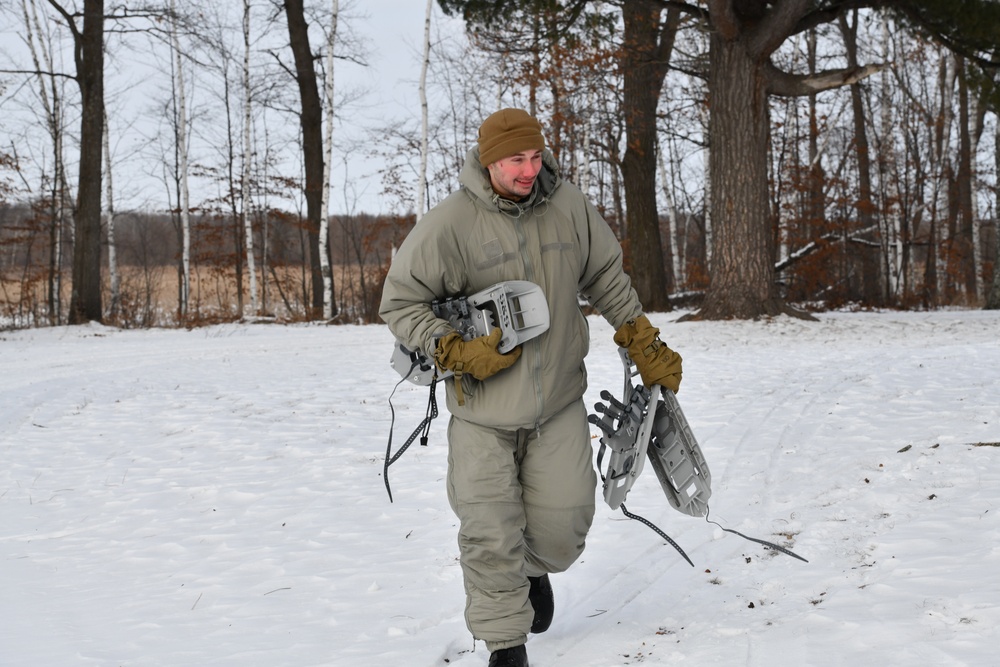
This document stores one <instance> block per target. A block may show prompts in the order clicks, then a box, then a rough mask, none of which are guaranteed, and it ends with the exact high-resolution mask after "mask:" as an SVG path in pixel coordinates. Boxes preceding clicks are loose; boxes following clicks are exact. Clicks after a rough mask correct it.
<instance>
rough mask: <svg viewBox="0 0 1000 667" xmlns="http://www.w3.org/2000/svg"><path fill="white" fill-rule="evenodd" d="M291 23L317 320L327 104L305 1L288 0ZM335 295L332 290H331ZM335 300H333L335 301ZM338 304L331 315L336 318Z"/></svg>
mask: <svg viewBox="0 0 1000 667" xmlns="http://www.w3.org/2000/svg"><path fill="white" fill-rule="evenodd" d="M284 4H285V16H286V17H287V20H288V41H289V44H290V46H291V49H292V55H293V57H294V59H295V81H296V83H297V84H298V87H299V101H300V105H301V106H300V113H299V124H300V126H301V128H302V155H303V162H304V165H305V199H306V218H307V221H308V234H309V258H310V262H311V264H312V274H311V275H312V308H313V317H315V316H316V315H318V314H321V313H322V312H323V298H324V297H323V289H322V287H323V274H322V269H321V264H320V261H321V260H320V252H323V253H327V252H329V250H328V249H327V248H320V245H319V229H320V224H321V219H320V213H321V211H322V194H323V103H322V101H321V100H320V96H319V87H318V85H317V83H316V69H315V67H314V66H313V54H312V49H311V48H310V46H309V24H308V23H307V22H306V16H305V8H304V6H303V0H285V3H284ZM331 291H332V290H331ZM332 298H333V297H332V296H331V299H332ZM336 311H337V305H336V301H334V302H333V303H332V304H331V312H332V313H334V314H336Z"/></svg>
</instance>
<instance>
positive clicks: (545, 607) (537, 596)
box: [528, 574, 556, 634]
mask: <svg viewBox="0 0 1000 667" xmlns="http://www.w3.org/2000/svg"><path fill="white" fill-rule="evenodd" d="M528 583H529V584H530V585H531V587H530V588H529V589H528V601H529V602H530V603H531V608H532V609H534V610H535V618H534V619H533V620H532V621H531V632H533V633H534V634H538V633H539V632H545V631H546V630H548V629H549V625H550V624H551V623H552V614H553V613H554V612H555V608H556V601H555V597H554V596H553V594H552V584H551V583H549V575H547V574H543V575H542V576H540V577H528Z"/></svg>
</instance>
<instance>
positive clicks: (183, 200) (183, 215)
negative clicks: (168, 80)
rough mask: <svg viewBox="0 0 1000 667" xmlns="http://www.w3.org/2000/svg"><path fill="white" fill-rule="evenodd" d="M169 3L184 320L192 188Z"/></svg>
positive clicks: (181, 75) (187, 299)
mask: <svg viewBox="0 0 1000 667" xmlns="http://www.w3.org/2000/svg"><path fill="white" fill-rule="evenodd" d="M173 9H174V6H173V2H171V10H172V11H171V15H172V17H173V20H172V21H171V30H170V44H171V50H172V51H173V82H172V83H173V88H174V103H175V105H176V106H175V108H174V119H173V123H174V132H175V135H176V139H177V146H176V152H177V176H178V188H177V200H178V204H179V206H178V208H179V209H180V210H179V215H180V224H181V275H180V284H179V286H178V312H179V315H180V318H181V320H182V321H183V320H184V319H185V318H187V316H188V315H189V314H190V300H191V191H190V188H189V187H188V140H187V126H188V119H187V115H188V112H187V107H188V105H187V93H186V90H185V86H184V60H183V56H182V51H181V44H180V36H179V27H178V21H177V13H176V11H173Z"/></svg>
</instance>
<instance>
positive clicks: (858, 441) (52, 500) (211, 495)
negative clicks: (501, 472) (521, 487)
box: [0, 311, 1000, 667]
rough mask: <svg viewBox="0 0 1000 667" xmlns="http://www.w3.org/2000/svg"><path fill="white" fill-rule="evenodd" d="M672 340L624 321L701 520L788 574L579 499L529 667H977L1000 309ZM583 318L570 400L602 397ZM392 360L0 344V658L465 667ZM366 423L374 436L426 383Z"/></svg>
mask: <svg viewBox="0 0 1000 667" xmlns="http://www.w3.org/2000/svg"><path fill="white" fill-rule="evenodd" d="M675 318H676V315H675V314H662V315H653V316H652V317H651V319H652V320H653V322H654V324H657V325H658V326H660V327H661V328H662V329H663V335H664V338H665V339H666V340H667V341H668V342H669V344H670V345H671V346H673V347H675V348H676V349H677V350H679V351H680V352H681V353H682V354H683V355H684V364H685V366H684V368H685V374H684V384H683V386H682V389H681V393H680V396H679V397H680V400H681V403H682V404H683V406H684V409H685V412H686V414H687V418H688V420H689V422H690V423H691V426H692V428H693V430H694V432H695V434H696V435H697V436H698V438H699V440H700V441H701V444H702V448H703V450H704V452H705V455H706V457H707V458H708V464H709V466H710V468H711V470H712V475H713V496H712V499H711V510H712V514H711V518H713V519H717V520H719V521H720V522H722V523H723V524H724V525H726V526H727V527H731V528H734V529H736V530H739V531H741V532H744V533H746V534H748V535H751V536H755V537H761V538H764V539H768V540H772V541H777V542H779V543H781V544H783V545H787V546H789V547H790V548H792V549H793V550H794V551H795V552H796V553H799V554H801V555H802V556H804V557H805V558H807V559H808V560H809V562H808V563H803V562H801V561H798V560H795V559H792V558H789V557H787V556H784V555H781V554H778V553H776V552H773V551H767V550H766V549H764V548H762V547H760V546H759V545H756V544H753V543H751V542H747V541H744V540H742V539H741V538H739V537H738V536H735V535H731V534H729V533H724V532H722V531H721V530H720V529H719V528H717V527H715V526H712V525H711V524H708V523H706V522H705V521H704V520H702V519H693V518H690V517H687V516H684V515H681V514H679V513H677V512H675V511H673V510H671V509H670V508H669V507H668V506H667V504H666V500H665V498H664V496H663V494H662V491H661V490H660V488H659V485H658V484H657V482H656V479H655V477H654V475H653V473H652V472H651V471H650V470H648V469H647V471H646V473H645V474H644V476H643V478H641V479H640V480H639V482H638V484H637V485H636V487H635V488H634V489H633V490H632V493H631V494H630V496H629V499H628V505H629V509H630V510H632V511H633V512H637V513H639V514H641V515H644V516H646V517H647V518H649V519H650V520H652V521H654V522H656V523H657V524H659V525H660V526H661V527H662V528H663V529H664V530H665V531H666V532H667V533H668V534H670V535H671V536H672V537H673V538H674V539H675V540H676V541H677V542H678V543H679V544H680V545H681V546H682V547H683V548H684V549H685V550H686V551H687V553H688V555H689V556H690V557H691V558H692V560H693V561H694V562H695V565H696V567H695V568H691V567H690V566H689V565H688V564H687V563H685V562H684V561H683V560H682V559H681V558H680V557H679V556H678V555H677V553H676V552H675V551H674V550H673V548H671V547H670V546H668V545H666V544H665V543H664V542H663V540H662V539H660V538H659V537H658V536H656V535H655V534H654V533H653V532H652V531H650V530H648V529H647V528H645V527H644V526H642V525H640V524H639V523H637V522H632V521H628V520H625V519H623V517H622V515H621V514H620V513H618V512H612V511H611V510H610V509H609V508H608V507H607V506H606V505H604V504H603V502H601V503H599V505H598V514H597V518H596V520H595V525H594V529H593V531H592V533H591V537H590V540H589V542H588V548H587V551H586V552H585V553H584V555H583V557H582V559H581V560H580V562H578V563H577V564H576V565H575V566H574V567H573V569H571V570H570V571H569V572H567V573H565V574H562V575H558V576H555V577H554V578H553V584H554V587H555V589H556V605H557V615H556V619H555V621H554V623H553V625H552V628H551V629H550V630H549V631H548V632H547V633H545V634H542V635H534V636H531V638H530V639H529V642H528V652H529V656H530V658H531V663H532V665H533V666H534V667H556V666H562V665H566V666H572V667H609V666H617V665H635V664H649V665H697V666H699V667H702V666H704V665H760V666H764V665H768V666H769V665H810V666H827V665H830V666H832V665H852V666H858V665H879V666H884V665H935V666H942V665H988V664H997V663H998V658H997V657H996V646H997V642H998V639H1000V446H998V445H1000V340H998V339H1000V313H997V312H992V313H989V312H979V311H961V312H959V311H945V312H933V313H877V314H874V313H834V314H825V315H820V316H819V320H820V321H819V322H804V321H798V320H792V319H785V318H782V319H778V320H775V321H770V322H725V323H719V322H714V323H684V324H677V323H674V322H673V320H674V319H675ZM591 324H592V335H593V336H592V337H593V346H592V352H591V355H590V358H589V360H588V366H589V368H590V375H591V389H590V392H589V393H588V396H587V403H588V406H592V405H593V403H594V402H595V401H596V400H598V398H597V394H598V392H599V391H600V390H601V389H610V390H612V391H613V392H614V393H616V394H617V393H619V391H620V388H621V383H622V378H621V368H620V364H619V362H618V356H617V354H616V353H615V348H614V344H613V342H612V340H611V337H612V332H611V330H610V327H609V326H608V325H607V324H606V323H605V322H604V321H603V320H600V319H599V318H593V319H592V320H591ZM391 340H392V339H391V335H390V334H389V333H388V331H387V330H386V328H385V327H382V326H366V327H355V326H345V327H326V326H288V327H283V326H276V325H266V324H256V325H226V326H217V327H212V328H208V329H197V330H193V331H184V330H162V331H161V330H155V331H117V330H113V329H109V328H103V327H99V326H87V327H71V328H55V329H39V330H31V331H18V332H6V333H0V665H2V666H3V667H72V666H75V665H101V666H104V665H109V666H124V667H155V666H169V667H176V666H187V665H199V666H205V665H227V666H230V665H231V666H241V667H245V666H247V665H254V666H256V665H260V666H266V667H272V666H279V665H289V666H296V667H304V666H314V665H316V666H318V665H359V666H361V665H364V666H366V667H367V666H371V665H378V666H379V667H383V666H393V667H394V666H407V667H408V666H411V665H413V666H418V667H419V666H442V665H462V666H464V667H476V666H482V665H485V664H486V662H487V660H488V653H487V651H486V649H485V647H484V646H483V645H482V644H481V643H479V644H474V642H473V641H472V639H471V637H470V636H469V634H468V632H467V630H466V629H465V625H464V622H463V620H462V609H463V603H464V595H463V592H462V583H461V574H460V569H459V565H458V561H457V556H458V553H457V546H456V543H455V532H456V527H455V519H454V517H453V516H452V513H451V511H450V509H449V508H448V504H447V500H446V498H445V492H444V488H443V479H444V475H445V461H446V448H447V446H446V443H445V437H444V432H445V425H446V423H447V414H442V416H441V418H440V419H439V420H438V421H436V422H435V423H434V425H433V427H432V430H431V438H430V445H429V446H428V447H426V448H421V447H418V446H416V445H415V446H414V447H412V448H411V449H410V451H408V452H407V453H406V454H405V455H404V456H403V458H402V459H401V460H400V461H399V462H398V463H397V464H396V465H395V466H393V468H392V469H391V471H390V480H391V481H392V483H393V494H394V497H395V503H393V504H390V503H389V502H388V500H387V497H386V493H385V488H384V486H383V480H382V464H383V459H384V453H385V444H386V438H387V436H388V432H389V424H390V417H389V410H388V404H387V402H386V399H387V397H388V395H389V392H390V390H391V389H392V386H393V385H394V384H395V382H396V380H397V379H398V376H397V375H396V374H395V372H394V371H393V370H392V369H391V368H389V366H388V364H387V359H388V356H389V350H390V345H391ZM393 403H394V405H395V406H396V415H397V421H396V436H395V440H394V442H395V443H397V444H399V443H402V441H403V440H404V439H405V437H406V435H407V434H408V433H409V432H410V431H411V430H412V429H413V428H414V427H415V426H416V425H417V423H418V422H419V421H420V419H421V418H422V417H423V414H424V409H425V403H426V389H425V388H418V387H415V386H413V385H409V384H407V385H404V386H401V387H400V388H399V390H398V391H397V392H396V396H395V398H394V400H393ZM442 411H443V406H442ZM595 433H596V430H595ZM595 443H596V440H595ZM980 445H983V446H980Z"/></svg>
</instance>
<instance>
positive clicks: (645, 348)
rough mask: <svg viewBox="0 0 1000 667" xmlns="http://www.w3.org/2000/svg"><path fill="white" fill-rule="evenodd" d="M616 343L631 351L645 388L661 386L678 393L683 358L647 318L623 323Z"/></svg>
mask: <svg viewBox="0 0 1000 667" xmlns="http://www.w3.org/2000/svg"><path fill="white" fill-rule="evenodd" d="M615 342H616V343H618V344H619V345H620V346H622V347H624V348H625V349H626V350H628V355H629V356H630V357H632V361H634V362H635V366H636V368H638V369H639V376H640V377H641V378H642V383H643V384H644V385H646V386H647V387H652V386H653V385H654V384H658V385H660V386H662V387H666V388H667V389H670V390H671V391H673V392H674V393H677V391H678V389H680V386H681V355H679V354H677V353H676V352H674V351H673V350H671V349H670V348H669V347H667V346H666V344H665V343H664V342H663V341H662V340H660V330H659V329H657V328H656V327H654V326H653V325H652V324H650V323H649V320H648V319H647V318H646V316H645V315H640V316H639V317H637V318H635V319H634V320H629V321H628V322H626V323H625V324H623V325H622V326H621V327H620V328H619V329H618V331H616V332H615Z"/></svg>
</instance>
